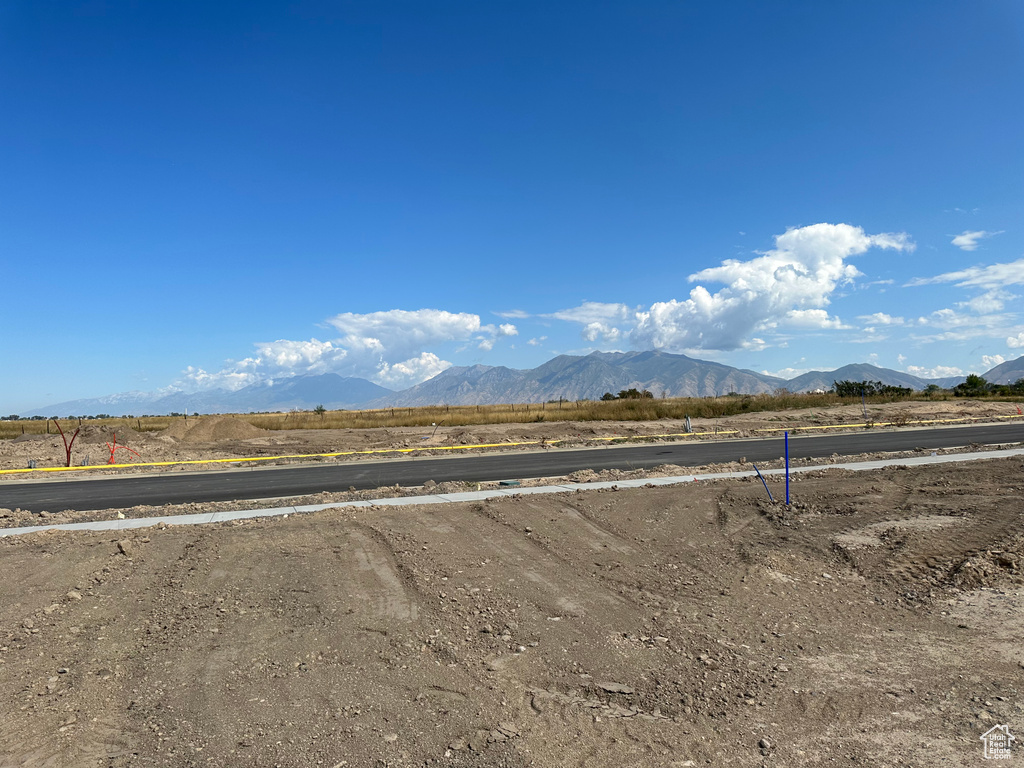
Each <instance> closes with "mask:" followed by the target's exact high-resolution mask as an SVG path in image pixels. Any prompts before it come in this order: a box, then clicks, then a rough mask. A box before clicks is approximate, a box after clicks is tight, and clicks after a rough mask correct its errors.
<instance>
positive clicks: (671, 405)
mask: <svg viewBox="0 0 1024 768" xmlns="http://www.w3.org/2000/svg"><path fill="white" fill-rule="evenodd" d="M1019 399H1020V398H1014V397H1010V396H990V397H986V398H983V399H979V400H975V402H985V403H1010V402H1012V403H1016V402H1017V401H1018V400H1019ZM964 402H972V401H971V400H968V401H964V400H962V399H956V398H953V397H952V396H951V395H949V394H948V393H940V394H934V395H929V394H925V393H920V392H919V393H916V394H914V395H909V396H906V397H901V398H897V399H894V398H892V397H883V396H874V397H869V398H867V400H866V404H867V405H868V406H870V407H872V408H874V407H876V406H881V407H888V406H892V405H897V406H901V405H903V404H908V405H910V407H911V408H917V407H919V406H918V405H915V404H920V403H933V404H934V403H945V404H946V405H945V406H942V407H952V408H954V409H955V408H956V407H957V404H958V403H964ZM843 406H854V407H856V408H857V409H858V410H859V409H860V408H861V401H860V399H859V398H852V399H851V398H842V397H838V396H836V395H835V394H833V393H822V394H812V393H803V394H797V393H780V394H774V395H735V396H723V397H693V398H685V397H684V398H669V399H660V398H644V399H637V400H612V401H595V400H577V401H568V400H566V401H563V402H550V403H523V404H518V405H517V404H511V403H505V404H501V405H451V406H449V405H438V406H428V407H419V408H380V409H377V410H365V411H325V412H324V413H322V414H318V413H314V412H312V411H291V412H286V413H249V414H234V415H235V416H237V418H238V419H240V420H242V421H244V422H246V423H247V424H251V425H253V426H255V427H258V428H260V429H265V430H300V429H301V430H305V429H332V430H333V429H377V428H385V427H433V426H434V425H436V424H441V425H443V426H446V427H449V428H450V427H465V426H479V425H489V424H530V423H534V422H551V421H554V422H558V421H657V420H664V419H668V420H681V419H684V418H685V417H686V416H690V418H691V419H719V418H722V417H725V416H742V415H744V414H756V413H762V412H766V411H769V412H783V411H801V410H803V411H807V410H814V409H818V410H822V409H835V408H841V407H843ZM189 418H193V419H196V418H202V417H195V416H192V417H188V416H186V415H178V416H139V417H134V416H133V417H129V418H124V419H123V418H103V419H81V418H77V417H73V416H69V417H67V418H63V417H61V418H58V419H57V421H58V422H59V423H60V425H61V428H62V429H65V430H66V431H68V432H70V431H73V430H74V428H75V427H77V426H83V425H87V424H89V425H92V426H94V427H104V426H106V427H111V426H114V427H121V426H124V427H126V428H130V429H132V430H133V431H135V432H162V431H163V430H166V429H167V428H168V427H170V426H171V425H173V424H175V423H176V422H178V421H182V422H184V423H185V424H188V420H189ZM39 434H51V435H56V434H57V428H56V426H54V424H53V422H52V421H49V420H27V419H22V420H18V421H0V440H3V439H10V438H14V437H18V436H20V435H39Z"/></svg>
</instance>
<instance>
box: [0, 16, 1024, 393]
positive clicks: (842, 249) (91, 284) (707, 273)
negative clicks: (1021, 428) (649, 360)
mask: <svg viewBox="0 0 1024 768" xmlns="http://www.w3.org/2000/svg"><path fill="white" fill-rule="evenodd" d="M1021 82H1024V6H1022V5H1021V4H1020V3H1016V2H1009V1H1008V2H984V1H982V2H935V1H933V0H928V1H927V2H914V1H912V0H908V1H907V2H900V3H892V2H862V3H821V2H810V1H808V2H781V3H763V2H739V1H738V0H737V1H736V2H727V3H722V2H689V3H687V2H664V3H662V2H636V3H620V2H614V3H613V2H608V3H602V2H593V3H577V2H561V3H546V2H545V3H541V2H536V3H535V2H523V1H520V2H516V3H505V2H488V3H480V2H441V1H439V2H432V3H425V2H408V3H404V2H392V3H388V2H384V3H343V2H331V3H316V2H310V3H303V2H293V3H284V2H279V3H261V2H245V3H241V2H239V3H231V2H218V3H205V2H203V3H199V2H196V3H191V2H181V1H176V2H159V1H157V0H154V1H153V2H115V1H111V2H100V1H99V0H96V1H93V2H55V3H39V2H12V1H11V0H0V265H2V272H0V275H2V277H0V280H2V283H0V285H2V288H3V291H2V294H3V301H2V303H0V328H2V335H0V359H2V360H3V369H4V370H3V375H2V377H0V411H2V412H3V413H16V412H18V411H19V410H28V409H30V408H34V407H40V406H44V405H47V404H50V403H55V402H60V401H64V400H69V399H73V398H79V397H95V396H100V395H105V394H110V393H113V392H120V391H128V390H144V391H154V390H164V389H167V388H180V389H185V390H193V389H199V388H204V387H214V386H228V387H238V386H243V385H244V384H246V383H250V382H254V381H260V380H265V379H268V378H275V377H282V376H291V375H297V374H301V373H308V372H324V371H337V372H339V373H342V374H345V375H355V376H363V377H366V378H370V379H372V380H374V381H376V382H378V383H381V384H383V385H385V386H391V387H394V388H401V387H404V386H408V385H410V384H413V383H416V382H417V381H420V380H423V379H424V378H427V377H429V376H430V375H433V374H435V373H437V372H438V371H440V370H442V369H443V368H444V367H446V366H447V365H451V364H455V365H469V364H475V363H483V364H488V365H509V366H512V367H533V366H535V365H538V364H540V363H542V362H544V361H545V360H547V359H549V358H550V357H552V356H554V355H555V354H559V353H574V354H581V353H586V352H589V351H592V350H594V349H603V350H613V349H619V350H626V349H648V348H660V349H665V350H667V351H671V352H681V353H685V354H689V355H691V356H694V357H700V358H704V359H711V360H718V361H721V362H725V363H728V364H731V365H737V366H739V367H744V368H751V369H754V370H758V371H769V372H772V373H779V372H781V373H783V374H788V375H795V374H796V373H799V372H802V371H804V370H808V369H812V368H818V369H827V368H834V367H838V366H839V365H843V364H846V363H850V362H874V363H876V364H878V365H882V366H885V367H891V368H896V369H900V370H906V371H910V372H913V373H917V374H919V375H928V374H935V375H944V374H955V373H958V372H968V371H977V372H982V371H984V370H987V369H988V368H989V367H991V366H992V365H994V364H996V363H997V362H1000V361H1002V360H1003V359H1012V358H1015V357H1018V356H1019V355H1020V354H1024V314H1022V309H1024V307H1022V305H1021V298H1020V296H1019V295H1018V294H1019V293H1021V292H1022V291H1024V288H1022V285H1024V227H1022V223H1024V217H1022V213H1024V183H1022V180H1024V152H1022V139H1024V130H1022V127H1021V126H1024V101H1022V99H1021V98H1020V93H1021V90H1020V84H1021Z"/></svg>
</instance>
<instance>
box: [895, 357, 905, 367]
mask: <svg viewBox="0 0 1024 768" xmlns="http://www.w3.org/2000/svg"><path fill="white" fill-rule="evenodd" d="M896 362H897V363H899V364H900V365H903V364H904V363H905V362H907V356H906V355H896Z"/></svg>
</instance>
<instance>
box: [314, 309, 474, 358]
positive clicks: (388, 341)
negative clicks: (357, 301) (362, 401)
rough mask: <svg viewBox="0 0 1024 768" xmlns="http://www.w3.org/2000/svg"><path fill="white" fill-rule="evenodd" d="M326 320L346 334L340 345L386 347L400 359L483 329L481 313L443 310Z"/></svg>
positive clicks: (351, 315) (350, 315) (345, 314)
mask: <svg viewBox="0 0 1024 768" xmlns="http://www.w3.org/2000/svg"><path fill="white" fill-rule="evenodd" d="M327 322H328V323H329V324H330V325H332V326H334V327H335V328H336V329H338V331H340V332H341V333H342V334H344V336H343V338H342V340H341V345H342V346H344V347H346V348H347V349H349V350H350V351H352V350H357V349H362V350H373V351H379V350H387V351H388V352H389V353H390V354H391V355H394V356H397V357H400V358H401V357H405V355H407V354H408V355H410V356H411V355H412V354H413V353H414V352H418V351H419V350H421V349H422V348H423V347H424V346H426V345H429V344H437V343H440V342H445V341H465V340H467V339H469V338H471V337H472V336H473V334H475V333H479V332H480V331H481V330H482V328H483V326H481V325H480V316H479V315H473V314H469V313H468V312H458V313H454V312H445V311H444V310H440V309H418V310H413V311H408V310H404V309H391V310H387V311H384V312H370V313H368V314H364V315H359V314H355V313H352V312H343V313H342V314H340V315H335V316H334V317H331V318H328V320H327Z"/></svg>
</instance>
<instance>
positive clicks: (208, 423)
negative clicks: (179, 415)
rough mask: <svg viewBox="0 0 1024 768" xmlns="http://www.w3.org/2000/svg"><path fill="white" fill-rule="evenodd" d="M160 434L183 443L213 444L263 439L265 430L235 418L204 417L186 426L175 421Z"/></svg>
mask: <svg viewBox="0 0 1024 768" xmlns="http://www.w3.org/2000/svg"><path fill="white" fill-rule="evenodd" d="M161 434H163V435H168V436H170V437H174V438H176V439H178V440H180V441H181V442H183V443H215V442H218V441H221V440H247V439H249V438H252V437H263V436H264V435H266V434H267V430H265V429H260V428H259V427H254V426H253V425H252V424H250V423H249V422H247V421H243V420H242V419H240V418H238V417H237V416H205V417H203V418H199V419H195V420H193V421H192V422H191V423H188V424H186V422H185V420H184V419H182V420H181V421H176V422H174V424H172V425H171V426H169V427H168V428H167V429H165V430H164V431H163V432H162V433H161Z"/></svg>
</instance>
